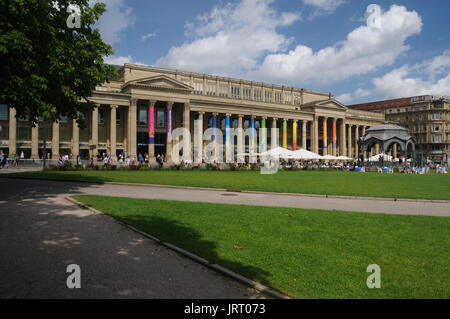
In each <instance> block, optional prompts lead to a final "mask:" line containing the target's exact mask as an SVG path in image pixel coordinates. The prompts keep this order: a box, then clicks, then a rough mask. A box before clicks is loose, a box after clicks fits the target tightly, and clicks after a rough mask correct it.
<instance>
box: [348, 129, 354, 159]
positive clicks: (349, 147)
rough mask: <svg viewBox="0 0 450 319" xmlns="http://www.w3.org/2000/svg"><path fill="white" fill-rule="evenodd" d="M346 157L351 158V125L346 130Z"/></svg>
mask: <svg viewBox="0 0 450 319" xmlns="http://www.w3.org/2000/svg"><path fill="white" fill-rule="evenodd" d="M347 135H348V140H347V156H348V157H351V158H353V149H352V125H351V124H349V125H348V128H347Z"/></svg>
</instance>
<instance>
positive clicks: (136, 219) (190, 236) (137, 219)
mask: <svg viewBox="0 0 450 319" xmlns="http://www.w3.org/2000/svg"><path fill="white" fill-rule="evenodd" d="M115 218H118V219H119V220H121V221H122V222H124V223H126V224H129V225H131V226H133V227H136V228H138V229H140V230H142V231H144V232H146V233H148V234H150V235H153V236H156V237H157V238H159V239H160V240H162V241H163V242H167V243H170V244H173V245H175V246H178V247H180V248H183V249H185V250H187V251H189V252H191V253H193V254H195V255H197V256H200V257H202V258H205V259H206V260H208V261H209V262H210V263H211V264H218V265H221V266H223V267H225V268H228V269H230V270H232V271H234V272H236V273H238V274H240V275H243V276H245V277H247V278H249V279H252V280H254V281H257V282H260V283H262V284H264V285H268V286H269V285H271V283H270V281H269V280H268V278H269V277H270V276H271V273H269V272H267V271H266V270H264V269H261V268H258V267H255V266H251V265H244V264H242V263H240V262H236V261H233V260H229V259H226V258H221V257H220V256H219V255H218V253H217V250H218V247H217V244H216V243H215V242H212V241H208V240H205V239H203V238H202V236H201V234H200V233H199V232H198V231H196V230H195V229H192V228H189V227H187V226H186V225H184V224H181V223H179V222H178V221H175V220H171V219H167V218H163V217H159V216H158V217H155V216H148V215H132V216H127V217H115ZM233 249H234V246H233V244H232V243H230V250H233Z"/></svg>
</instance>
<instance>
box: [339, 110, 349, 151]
mask: <svg viewBox="0 0 450 319" xmlns="http://www.w3.org/2000/svg"><path fill="white" fill-rule="evenodd" d="M346 145H347V143H346V138H345V119H341V125H340V126H339V156H345V155H346V154H347V150H346Z"/></svg>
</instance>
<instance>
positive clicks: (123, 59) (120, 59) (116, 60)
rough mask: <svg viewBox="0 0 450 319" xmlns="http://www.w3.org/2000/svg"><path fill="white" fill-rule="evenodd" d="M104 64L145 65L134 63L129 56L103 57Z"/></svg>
mask: <svg viewBox="0 0 450 319" xmlns="http://www.w3.org/2000/svg"><path fill="white" fill-rule="evenodd" d="M105 63H107V64H114V65H124V64H125V63H131V64H139V65H145V64H144V63H142V62H138V61H135V60H134V58H133V57H132V56H131V55H129V56H115V55H112V56H108V57H105Z"/></svg>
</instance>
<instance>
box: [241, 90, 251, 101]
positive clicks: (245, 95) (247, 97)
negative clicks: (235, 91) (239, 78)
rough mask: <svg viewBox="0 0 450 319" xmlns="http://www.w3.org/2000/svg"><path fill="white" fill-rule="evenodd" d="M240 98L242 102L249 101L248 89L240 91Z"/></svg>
mask: <svg viewBox="0 0 450 319" xmlns="http://www.w3.org/2000/svg"><path fill="white" fill-rule="evenodd" d="M242 98H243V99H244V100H250V88H244V89H243V90H242Z"/></svg>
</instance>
